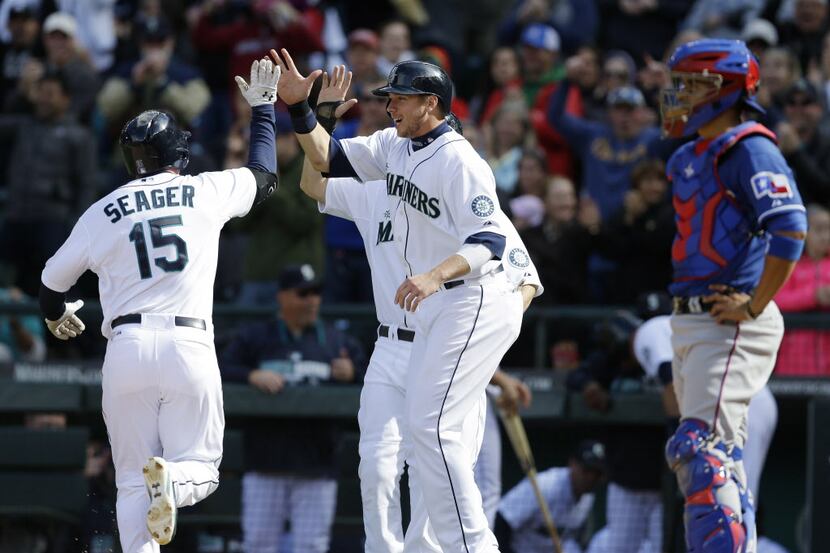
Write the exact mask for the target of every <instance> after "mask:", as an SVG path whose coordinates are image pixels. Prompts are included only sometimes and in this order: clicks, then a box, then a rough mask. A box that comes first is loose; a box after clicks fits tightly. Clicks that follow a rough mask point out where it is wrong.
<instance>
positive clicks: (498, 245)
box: [464, 232, 506, 259]
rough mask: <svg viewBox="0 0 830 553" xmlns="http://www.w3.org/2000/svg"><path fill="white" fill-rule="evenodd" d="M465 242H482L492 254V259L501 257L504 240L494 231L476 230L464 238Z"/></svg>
mask: <svg viewBox="0 0 830 553" xmlns="http://www.w3.org/2000/svg"><path fill="white" fill-rule="evenodd" d="M464 243H465V244H483V245H485V246H487V249H488V250H490V252H491V253H492V254H493V259H501V256H502V255H503V254H504V247H505V244H506V240H505V238H504V236H502V235H501V234H496V233H495V232H477V233H475V234H473V235H472V236H470V237H469V238H467V239H466V240H464Z"/></svg>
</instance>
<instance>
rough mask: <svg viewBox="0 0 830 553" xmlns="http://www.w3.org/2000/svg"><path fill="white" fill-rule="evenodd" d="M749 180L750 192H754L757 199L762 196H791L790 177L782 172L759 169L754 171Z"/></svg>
mask: <svg viewBox="0 0 830 553" xmlns="http://www.w3.org/2000/svg"><path fill="white" fill-rule="evenodd" d="M749 182H750V183H751V184H752V192H754V193H755V197H756V198H757V199H759V200H760V199H761V198H763V197H764V196H769V197H770V198H792V197H793V189H792V187H791V186H790V179H788V178H787V175H784V174H782V173H771V172H769V171H761V172H760V173H755V174H754V175H753V176H752V178H751V179H750V180H749Z"/></svg>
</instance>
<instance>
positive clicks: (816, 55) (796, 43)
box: [781, 0, 830, 75]
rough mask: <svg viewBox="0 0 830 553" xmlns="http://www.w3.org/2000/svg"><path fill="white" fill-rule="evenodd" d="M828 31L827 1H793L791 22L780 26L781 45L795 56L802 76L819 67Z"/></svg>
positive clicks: (828, 11) (828, 13)
mask: <svg viewBox="0 0 830 553" xmlns="http://www.w3.org/2000/svg"><path fill="white" fill-rule="evenodd" d="M828 29H830V7H828V0H795V3H794V6H793V19H792V22H789V23H785V24H783V25H782V26H781V44H782V45H783V46H786V47H787V48H789V49H790V50H791V51H792V52H793V53H794V54H795V56H796V59H797V60H798V63H799V66H800V68H801V74H802V75H808V74H810V72H811V70H812V69H813V68H815V67H818V66H819V63H820V60H821V50H822V41H823V40H824V36H825V35H826V34H827V31H828Z"/></svg>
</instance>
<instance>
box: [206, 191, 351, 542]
mask: <svg viewBox="0 0 830 553" xmlns="http://www.w3.org/2000/svg"><path fill="white" fill-rule="evenodd" d="M297 188H299V187H297ZM278 280H279V288H280V291H279V292H277V300H278V303H279V310H278V312H277V317H276V318H275V319H272V320H270V321H266V322H260V323H255V324H252V325H249V326H245V327H242V328H241V329H240V330H239V332H238V333H237V336H236V338H235V339H233V340H232V341H231V343H230V344H229V345H228V346H227V348H226V349H225V350H224V352H223V353H222V356H221V361H220V367H221V371H222V377H223V379H224V380H226V381H234V382H247V383H248V384H250V385H251V386H253V387H254V388H256V389H257V390H260V391H261V392H263V393H265V394H271V395H276V394H279V393H280V392H281V391H282V390H283V389H284V388H285V387H287V386H318V385H319V386H325V385H337V384H352V383H359V382H361V381H362V374H363V371H364V369H365V355H364V353H363V351H362V349H361V348H360V346H359V345H358V344H357V342H356V341H355V340H354V339H352V338H351V337H349V336H348V335H346V334H344V333H343V332H341V331H339V330H337V329H336V328H335V327H334V326H332V325H329V324H326V323H324V322H322V321H321V320H320V319H319V309H320V292H321V289H322V286H323V283H322V282H321V281H320V280H319V279H318V278H317V276H316V274H315V272H314V269H313V268H312V267H311V266H310V265H291V266H288V267H285V268H284V269H283V271H282V272H281V273H280V275H279V279H278ZM299 422H300V421H298V420H292V419H269V420H255V419H249V420H248V421H247V422H246V423H245V427H244V451H245V464H246V467H247V472H246V473H245V475H244V476H243V479H242V532H243V538H244V550H245V551H246V553H272V552H273V551H277V550H281V549H280V546H281V545H283V544H282V543H281V542H282V541H283V540H284V539H285V534H284V529H285V525H286V522H289V521H290V524H291V537H292V543H293V547H292V551H295V552H308V553H326V552H327V551H328V550H329V542H330V539H331V527H332V523H333V521H334V512H335V507H336V504H337V480H336V479H335V466H336V459H335V451H336V446H337V443H338V435H339V432H338V429H337V426H336V423H334V422H332V421H330V420H323V419H320V420H314V419H303V420H302V423H301V424H299Z"/></svg>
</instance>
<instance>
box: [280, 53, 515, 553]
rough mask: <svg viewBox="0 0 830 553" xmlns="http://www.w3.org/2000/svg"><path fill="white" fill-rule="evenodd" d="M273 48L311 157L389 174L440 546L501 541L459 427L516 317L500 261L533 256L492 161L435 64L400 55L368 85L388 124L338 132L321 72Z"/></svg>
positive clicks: (336, 171)
mask: <svg viewBox="0 0 830 553" xmlns="http://www.w3.org/2000/svg"><path fill="white" fill-rule="evenodd" d="M271 55H272V56H273V57H274V58H275V60H276V61H278V62H279V63H281V64H283V67H284V71H283V74H284V75H286V74H287V75H288V76H287V77H284V78H283V79H284V82H283V86H282V87H281V89H280V95H281V97H282V99H283V101H285V102H286V104H288V106H289V107H288V109H289V113H290V114H291V116H292V123H293V125H294V130H295V132H296V133H297V137H298V140H299V142H300V144H301V146H302V147H303V150H304V151H305V152H306V155H307V157H308V158H309V161H310V162H311V164H312V166H313V167H314V168H315V169H316V170H318V171H321V172H327V173H329V174H330V175H331V176H332V177H337V176H351V177H357V178H358V179H359V180H361V181H363V182H369V181H373V180H379V179H385V180H386V187H387V195H388V196H393V197H395V198H398V199H399V201H398V203H397V208H396V209H395V211H394V212H393V213H391V214H390V215H391V219H392V233H393V236H394V239H395V243H396V247H397V250H398V251H399V253H400V255H401V256H402V258H403V261H404V263H405V265H406V274H407V275H408V277H407V278H406V280H404V282H403V283H402V284H401V285H400V286H399V287H398V290H397V293H396V296H395V303H397V304H398V305H399V306H400V307H402V308H403V309H405V310H406V313H405V314H404V319H403V320H404V324H405V325H410V324H413V323H411V322H410V321H412V320H413V319H414V321H413V322H414V327H415V332H416V335H415V340H414V342H413V345H412V354H411V357H410V364H409V368H408V370H407V383H406V415H405V421H404V425H405V433H408V435H409V437H410V438H411V440H412V441H411V444H412V445H411V457H408V458H412V459H413V461H414V463H413V466H412V469H413V471H412V472H413V474H414V475H415V476H416V478H417V480H418V483H419V485H420V487H421V489H422V490H423V498H424V502H425V505H426V508H427V511H428V514H429V520H430V523H431V525H432V528H433V530H434V532H435V536H436V538H437V541H438V543H439V544H440V546H441V548H442V549H443V550H444V551H452V552H457V551H458V552H464V553H480V552H485V551H498V544H497V542H496V539H495V537H494V536H493V533H492V532H491V531H490V529H489V527H488V525H487V519H486V517H485V514H484V509H483V508H482V499H481V494H480V493H479V490H478V488H477V487H476V485H475V481H474V478H473V458H474V457H473V455H472V454H473V452H471V451H470V450H469V447H468V446H467V445H466V444H465V442H464V432H463V430H464V428H463V426H464V421H465V419H466V417H467V415H468V414H469V413H470V411H471V410H473V409H475V408H476V406H477V405H478V404H479V403H480V400H481V398H482V394H483V393H484V389H485V387H486V386H487V383H488V382H489V381H490V379H491V378H492V376H493V374H494V373H495V371H496V367H497V365H498V363H499V361H500V360H501V358H502V356H503V355H504V353H505V352H506V351H507V349H508V348H509V347H510V345H511V344H512V343H513V342H514V341H515V340H516V337H517V336H518V334H519V331H520V328H521V320H522V313H523V308H524V305H525V301H524V298H523V295H522V293H521V292H519V291H517V290H516V289H515V286H514V285H512V284H511V283H510V282H509V281H508V279H507V276H506V275H505V274H504V271H503V265H502V262H501V260H502V259H508V260H509V259H511V258H512V259H514V260H515V262H516V263H517V264H518V265H520V266H521V265H524V266H526V265H528V264H529V259H527V258H526V257H525V256H522V255H521V252H519V251H514V250H507V249H506V247H505V240H506V239H505V237H506V235H507V230H506V229H507V228H509V227H510V226H511V225H510V221H509V220H508V219H507V218H506V217H504V215H503V213H502V212H501V209H500V207H499V205H498V200H497V198H496V188H495V179H494V178H493V173H492V171H491V170H490V168H489V166H488V165H487V163H486V162H485V161H484V160H483V159H481V157H480V156H479V155H478V154H477V153H476V151H475V150H474V149H473V147H472V146H471V145H470V143H469V142H467V141H466V140H465V139H464V138H463V137H462V136H460V135H459V134H458V133H456V132H454V131H453V130H452V129H450V128H449V126H448V125H447V124H446V122H445V121H444V117H445V115H446V114H448V113H449V107H450V105H451V102H452V83H451V82H450V80H449V78H448V77H447V75H446V74H445V73H444V72H443V71H442V70H441V69H440V68H439V67H437V66H434V65H432V64H428V63H424V62H417V61H408V62H401V63H399V64H397V65H396V66H395V67H394V68H393V70H392V72H391V73H390V75H389V79H388V82H389V84H388V86H386V87H382V88H380V89H377V90H375V91H373V92H374V94H376V95H380V96H384V97H388V98H389V103H388V107H387V112H388V113H389V114H390V115H391V116H392V119H393V121H394V122H395V127H394V128H390V129H385V130H382V131H378V132H376V133H374V134H372V135H371V136H368V137H358V138H353V139H349V140H340V141H337V140H332V139H331V137H330V136H329V134H328V133H327V132H326V131H325V130H324V129H323V128H322V127H321V126H320V125H318V124H317V121H316V119H315V117H314V114H313V113H312V112H311V109H310V108H309V107H308V101H307V99H308V94H309V92H310V89H311V84H312V81H313V79H315V78H316V77H317V76H318V75H319V72H314V73H312V74H311V75H310V76H309V77H308V78H305V77H303V76H302V75H300V73H299V72H298V71H297V69H296V67H295V66H294V63H293V61H292V60H291V58H290V55H289V54H288V52H287V51H286V50H285V49H283V50H282V56H283V57H282V59H281V58H280V56H279V55H277V53H276V52H275V51H273V50H272V51H271ZM286 82H287V83H288V89H287V90H286V88H285V83H286ZM436 292H437V294H436ZM433 295H434V297H432V296H433ZM416 309H417V311H418V313H417V316H414V317H413V313H414V312H415V310H416Z"/></svg>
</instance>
